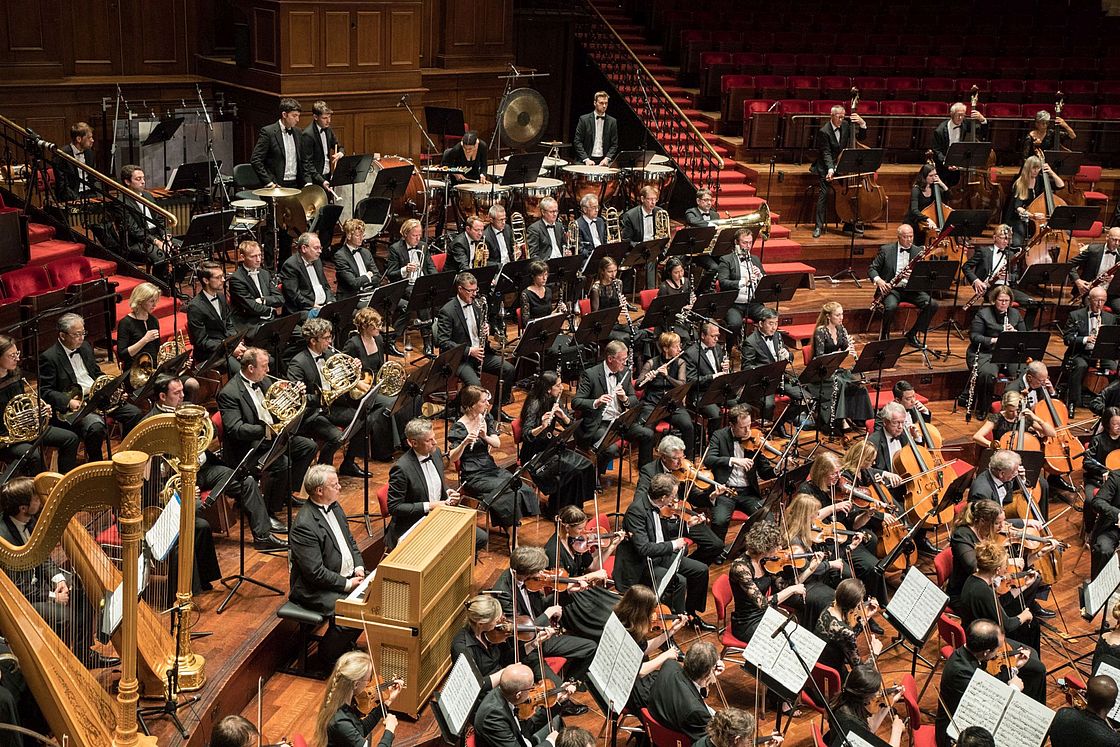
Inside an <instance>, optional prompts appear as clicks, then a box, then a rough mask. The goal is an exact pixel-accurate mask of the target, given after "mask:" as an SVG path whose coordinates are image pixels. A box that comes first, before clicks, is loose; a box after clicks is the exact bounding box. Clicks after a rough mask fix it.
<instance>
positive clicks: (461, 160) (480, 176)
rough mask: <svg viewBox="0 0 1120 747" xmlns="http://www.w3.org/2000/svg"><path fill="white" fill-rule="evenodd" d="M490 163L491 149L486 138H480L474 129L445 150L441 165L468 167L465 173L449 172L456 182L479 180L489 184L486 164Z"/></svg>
mask: <svg viewBox="0 0 1120 747" xmlns="http://www.w3.org/2000/svg"><path fill="white" fill-rule="evenodd" d="M488 163H489V149H488V147H487V145H486V142H485V141H484V140H481V139H479V137H478V133H477V132H475V131H474V130H467V131H466V132H464V133H463V137H462V139H461V140H459V142H457V143H455V145H453V146H451V147H450V148H448V149H447V150H445V151H444V152H443V157H442V158H441V159H440V165H441V166H450V167H460V168H461V167H464V166H465V167H466V168H467V173H465V174H449V175H448V176H450V177H451V181H452V182H453V183H455V184H462V183H463V182H478V183H480V184H487V183H488V181H487V179H486V166H487V164H488Z"/></svg>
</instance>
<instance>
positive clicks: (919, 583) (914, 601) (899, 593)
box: [887, 566, 949, 640]
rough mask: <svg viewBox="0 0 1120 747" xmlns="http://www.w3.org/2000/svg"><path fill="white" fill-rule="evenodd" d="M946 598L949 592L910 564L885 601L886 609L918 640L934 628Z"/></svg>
mask: <svg viewBox="0 0 1120 747" xmlns="http://www.w3.org/2000/svg"><path fill="white" fill-rule="evenodd" d="M948 601H949V596H948V595H947V594H946V593H945V592H943V591H942V590H941V589H939V588H937V585H936V584H934V583H933V582H932V581H930V580H929V577H928V576H926V575H925V574H924V573H922V572H921V571H919V570H918V568H917V566H910V570H908V571H907V572H906V575H905V576H904V577H903V578H902V583H901V584H900V585H899V587H898V589H897V590H896V591H895V593H894V596H893V597H891V600H890V602H888V603H887V612H888V613H890V616H891V618H892V619H893V620H894V621H895V622H897V623H898V624H899V625H901V626H902V627H904V628H905V629H906V632H907V633H909V634H910V635H911V636H912V637H913V638H916V639H919V640H920V639H923V638H925V636H926V633H928V632H929V631H930V629H931V628H933V625H934V623H935V622H936V621H937V616H938V615H940V614H941V611H942V610H943V609H944V608H945V604H946V603H947V602H948Z"/></svg>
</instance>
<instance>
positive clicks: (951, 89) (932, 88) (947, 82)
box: [922, 70, 957, 103]
mask: <svg viewBox="0 0 1120 747" xmlns="http://www.w3.org/2000/svg"><path fill="white" fill-rule="evenodd" d="M936 72H941V71H940V70H938V71H936ZM956 91H957V82H956V81H955V80H953V79H952V78H923V79H922V98H924V99H927V100H928V101H947V102H949V103H952V100H953V99H954V98H955V97H956Z"/></svg>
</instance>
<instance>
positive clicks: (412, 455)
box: [385, 449, 447, 550]
mask: <svg viewBox="0 0 1120 747" xmlns="http://www.w3.org/2000/svg"><path fill="white" fill-rule="evenodd" d="M430 456H431V457H432V464H434V465H435V468H436V472H438V473H439V482H440V496H439V497H440V500H445V499H446V498H447V478H446V477H445V476H444V474H443V454H442V453H440V450H439V449H436V450H435V451H433V452H432V453H431V455H430ZM427 502H428V482H427V480H425V479H424V470H423V468H422V467H421V466H420V457H418V456H417V455H416V452H415V451H413V450H412V449H409V450H408V451H406V452H405V453H403V454H401V456H400V459H398V460H397V461H395V462H393V466H392V467H390V468H389V515H390V516H392V517H393V520H392V521H390V522H389V527H388V528H387V529H386V530H385V546H386V548H387V549H390V550H391V549H393V548H394V547H396V546H397V543H398V542H400V539H401V536H402V535H403V534H404V533H405V532H407V531H408V530H409V529H411V528H412V527H413V525H415V524H416V522H418V521H420V520H421V519H423V518H424V517H425V516H426V515H427V512H426V511H425V510H424V504H425V503H427Z"/></svg>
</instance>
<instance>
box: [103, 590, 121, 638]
mask: <svg viewBox="0 0 1120 747" xmlns="http://www.w3.org/2000/svg"><path fill="white" fill-rule="evenodd" d="M123 587H124V584H123V583H121V584H118V585H117V588H115V589H113V590H112V591H107V592H105V607H104V609H103V610H102V613H101V632H102V633H103V634H104V635H105V636H107V637H108V636H111V635H113V631H115V630H116V629H117V627H118V626H119V625H120V624H121V621H122V620H123V619H124V606H123V600H124V588H123Z"/></svg>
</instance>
